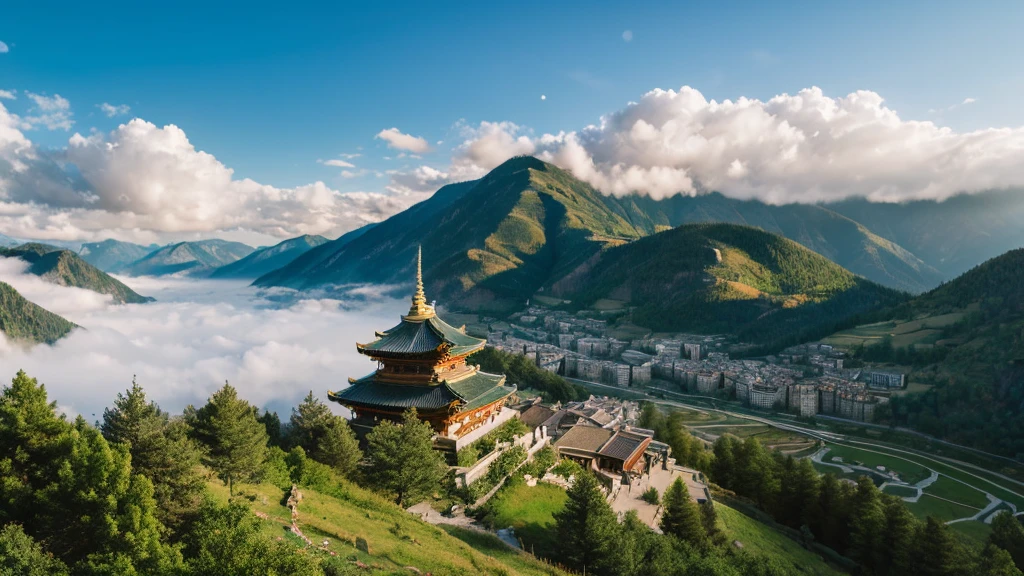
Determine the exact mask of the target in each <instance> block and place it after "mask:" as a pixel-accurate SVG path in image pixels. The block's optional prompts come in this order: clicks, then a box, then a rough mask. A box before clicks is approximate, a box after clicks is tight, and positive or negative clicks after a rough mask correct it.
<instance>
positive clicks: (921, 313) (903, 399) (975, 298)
mask: <svg viewBox="0 0 1024 576" xmlns="http://www.w3.org/2000/svg"><path fill="white" fill-rule="evenodd" d="M890 325H891V326H892V329H891V330H892V331H891V332H885V331H883V333H882V334H880V335H879V336H880V338H879V339H878V340H877V341H876V342H873V343H872V342H866V343H865V346H864V347H863V348H860V347H858V348H857V349H856V354H857V356H858V357H859V358H860V359H862V360H864V361H867V362H872V363H882V364H886V363H895V364H899V365H902V366H911V367H912V369H913V371H912V373H911V380H912V381H914V382H915V383H919V384H931V385H932V386H931V388H930V389H928V390H927V391H925V392H923V393H921V394H908V395H905V396H900V397H898V398H894V399H893V402H892V405H891V410H887V411H883V413H882V414H881V415H880V416H881V417H882V418H885V419H889V420H890V421H892V422H894V423H896V424H900V425H909V426H912V427H914V428H917V429H919V430H921V431H923V432H926V433H929V434H934V435H936V436H939V437H942V438H946V439H949V440H953V441H955V442H958V443H964V444H968V445H972V446H975V447H978V448H982V449H985V450H989V451H994V452H998V453H1000V454H1005V455H1009V456H1017V455H1019V454H1022V453H1024V404H1022V398H1024V249H1019V250H1013V251H1010V252H1007V253H1006V254H1004V255H1002V256H999V257H998V258H993V259H992V260H989V261H988V262H985V263H984V264H982V265H980V266H977V267H976V268H974V269H973V270H971V271H969V272H967V273H966V274H964V275H962V276H960V277H959V278H957V279H955V280H953V281H951V282H949V283H946V284H943V285H942V286H940V287H938V288H936V289H935V290H933V291H931V292H929V293H927V294H923V295H921V296H919V297H917V298H915V299H913V300H911V301H910V302H908V303H906V304H904V305H902V306H899V307H897V308H895V309H894V310H893V312H892V314H891V319H890V321H889V324H885V323H883V324H881V325H874V326H865V327H861V328H859V330H860V331H862V332H867V331H869V330H870V329H872V328H876V327H879V326H880V327H882V328H886V327H888V326H890ZM876 332H877V330H876Z"/></svg>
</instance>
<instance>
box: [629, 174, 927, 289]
mask: <svg viewBox="0 0 1024 576" xmlns="http://www.w3.org/2000/svg"><path fill="white" fill-rule="evenodd" d="M619 202H620V203H621V204H622V205H623V206H624V209H625V210H626V211H627V213H628V214H629V215H630V218H631V220H632V221H633V222H634V223H635V224H636V225H638V226H640V227H643V228H644V229H646V230H647V231H649V232H654V231H656V230H658V229H660V228H665V227H675V226H679V225H681V224H691V223H699V222H724V223H730V224H745V225H748V226H757V227H759V228H763V229H765V230H767V231H768V232H773V233H775V234H779V235H782V236H785V237H786V238H789V239H790V240H794V241H796V242H799V243H800V244H802V245H804V246H805V247H807V248H810V249H811V250H813V251H815V252H817V253H819V254H821V255H822V256H825V257H826V258H828V259H830V260H832V261H833V262H835V263H837V264H839V265H840V266H842V267H844V268H846V269H847V270H850V271H851V272H853V273H855V274H859V275H861V276H863V277H865V278H867V279H868V280H871V281H873V282H877V283H879V284H882V285H883V286H889V287H890V288H897V289H900V290H905V291H909V292H914V293H920V292H924V291H926V290H929V289H931V288H934V287H935V286H937V285H938V284H939V283H940V282H942V281H943V280H944V279H945V278H946V277H947V276H946V275H945V274H943V273H942V272H940V271H939V270H937V269H936V268H935V267H933V266H931V265H930V264H927V263H925V262H924V261H923V260H921V259H920V258H918V257H917V256H915V255H914V254H912V253H911V252H909V251H907V250H906V249H904V248H903V247H901V246H900V245H899V244H897V242H895V241H893V240H891V239H886V238H882V237H881V236H878V235H877V234H875V233H873V232H872V231H871V230H869V227H868V226H865V225H864V224H862V223H861V222H860V221H855V220H857V219H856V218H855V219H850V218H848V217H846V216H843V215H842V214H839V213H837V212H835V211H833V210H830V209H829V208H828V207H825V206H812V205H806V204H786V205H782V206H773V205H769V204H764V203H762V202H759V201H756V200H746V201H744V200H734V199H731V198H727V197H725V196H723V195H721V194H718V193H711V194H705V195H700V196H695V197H690V196H672V197H669V198H665V199H662V200H652V199H650V198H649V197H646V196H626V197H623V198H621V199H619Z"/></svg>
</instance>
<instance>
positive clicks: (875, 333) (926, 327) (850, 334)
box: [822, 312, 964, 348]
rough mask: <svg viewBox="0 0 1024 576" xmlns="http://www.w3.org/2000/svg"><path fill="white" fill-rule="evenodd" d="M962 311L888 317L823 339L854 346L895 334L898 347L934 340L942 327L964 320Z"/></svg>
mask: <svg viewBox="0 0 1024 576" xmlns="http://www.w3.org/2000/svg"><path fill="white" fill-rule="evenodd" d="M963 317H964V313H963V312H952V313H949V314H939V315H936V316H925V317H920V318H916V319H914V320H909V321H887V322H876V323H874V324H865V325H863V326H857V327H855V328H850V329H849V330H842V331H840V332H836V333H835V334H833V335H831V336H829V337H827V338H825V339H824V340H822V342H824V343H826V344H831V345H833V346H840V347H846V348H852V347H855V346H858V345H860V344H863V345H865V346H871V345H872V344H878V343H880V342H881V341H882V340H883V339H885V338H886V337H889V338H892V343H893V345H894V346H896V347H906V346H910V345H911V344H913V345H915V346H921V345H930V344H934V343H935V342H936V341H937V340H938V339H939V337H940V336H941V334H942V328H944V327H946V326H949V325H951V324H955V323H957V322H959V321H960V320H962V319H963Z"/></svg>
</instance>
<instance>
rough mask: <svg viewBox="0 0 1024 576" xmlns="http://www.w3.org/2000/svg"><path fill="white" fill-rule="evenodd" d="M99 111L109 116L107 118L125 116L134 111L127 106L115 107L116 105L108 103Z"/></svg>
mask: <svg viewBox="0 0 1024 576" xmlns="http://www.w3.org/2000/svg"><path fill="white" fill-rule="evenodd" d="M99 109H100V111H101V112H103V113H104V114H106V115H107V118H113V117H114V116H125V115H127V114H128V113H129V112H131V111H132V109H131V107H130V106H128V105H127V104H118V105H116V106H115V105H114V104H108V103H107V102H104V103H103V104H100V105H99Z"/></svg>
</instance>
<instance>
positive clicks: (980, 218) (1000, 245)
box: [827, 190, 1024, 278]
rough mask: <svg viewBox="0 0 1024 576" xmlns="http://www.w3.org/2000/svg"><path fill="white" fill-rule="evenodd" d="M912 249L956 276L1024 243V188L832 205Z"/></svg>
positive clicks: (835, 208) (946, 273) (946, 274)
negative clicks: (899, 201)
mask: <svg viewBox="0 0 1024 576" xmlns="http://www.w3.org/2000/svg"><path fill="white" fill-rule="evenodd" d="M827 207H828V208H829V209H830V210H833V211H835V212H838V213H840V214H843V215H845V216H848V217H850V218H853V219H854V220H856V221H858V222H861V223H863V224H864V225H865V226H867V227H868V228H870V229H871V230H872V231H873V232H874V233H876V234H878V235H879V236H882V237H883V238H887V239H889V240H891V241H893V242H896V243H897V244H899V245H901V246H903V247H904V248H906V249H907V250H910V251H911V252H913V253H914V254H916V255H917V256H919V257H920V258H921V259H923V260H924V261H926V262H928V263H929V264H930V265H932V266H934V267H935V268H937V269H938V270H940V271H941V272H942V273H943V274H944V275H945V277H946V278H954V277H956V276H957V275H959V274H963V273H964V272H966V271H968V270H970V269H971V268H973V267H975V266H977V265H978V264H980V263H982V262H984V261H986V260H988V259H990V258H994V257H996V256H999V255H1000V254H1003V253H1005V252H1007V251H1009V250H1013V249H1014V248H1021V247H1024V226H1021V222H1024V191H1021V190H1003V191H991V192H985V193H982V194H962V195H959V196H954V197H952V198H949V199H948V200H945V201H943V202H936V201H933V200H919V201H916V202H907V203H903V204H886V203H879V202H868V201H866V200H849V201H846V202H840V203H836V204H830V205H828V206H827Z"/></svg>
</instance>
